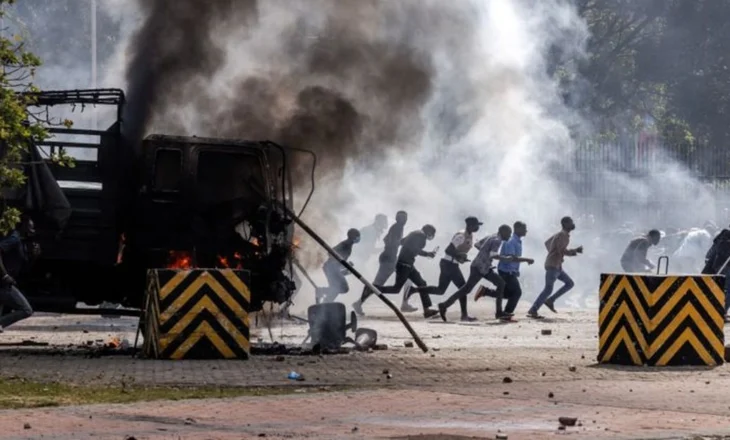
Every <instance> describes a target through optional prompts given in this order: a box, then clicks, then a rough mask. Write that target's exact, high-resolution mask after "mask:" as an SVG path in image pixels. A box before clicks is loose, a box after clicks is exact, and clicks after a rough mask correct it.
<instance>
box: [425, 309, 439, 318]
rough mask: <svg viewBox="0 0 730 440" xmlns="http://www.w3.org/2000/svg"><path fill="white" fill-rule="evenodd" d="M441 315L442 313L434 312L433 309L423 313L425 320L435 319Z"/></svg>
mask: <svg viewBox="0 0 730 440" xmlns="http://www.w3.org/2000/svg"><path fill="white" fill-rule="evenodd" d="M440 313H441V312H440V311H438V310H433V309H426V310H425V311H424V312H423V317H424V318H426V319H431V318H435V317H436V316H437V315H439V314H440Z"/></svg>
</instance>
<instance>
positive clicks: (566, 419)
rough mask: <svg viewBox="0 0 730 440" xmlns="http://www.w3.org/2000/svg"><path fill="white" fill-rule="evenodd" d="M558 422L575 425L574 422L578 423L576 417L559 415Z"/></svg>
mask: <svg viewBox="0 0 730 440" xmlns="http://www.w3.org/2000/svg"><path fill="white" fill-rule="evenodd" d="M558 422H560V424H561V425H565V426H575V424H576V423H578V418H577V417H560V418H558Z"/></svg>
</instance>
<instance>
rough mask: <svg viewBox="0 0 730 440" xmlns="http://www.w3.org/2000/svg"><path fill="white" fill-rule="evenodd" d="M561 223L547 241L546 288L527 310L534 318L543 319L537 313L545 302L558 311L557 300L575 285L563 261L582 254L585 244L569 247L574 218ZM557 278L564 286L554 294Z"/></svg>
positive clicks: (529, 315) (564, 219)
mask: <svg viewBox="0 0 730 440" xmlns="http://www.w3.org/2000/svg"><path fill="white" fill-rule="evenodd" d="M560 225H561V226H562V229H561V230H560V232H558V233H557V234H555V235H553V236H552V237H550V238H548V239H547V241H546V242H545V248H546V249H547V251H548V255H547V257H546V258H545V288H544V289H543V290H542V292H541V293H540V295H538V297H537V299H536V300H535V302H534V304H532V307H530V310H529V311H528V312H527V316H528V317H529V318H532V319H543V317H542V316H540V315H539V314H538V313H537V312H538V311H539V310H540V307H542V306H543V304H544V305H545V306H546V307H547V308H548V309H550V311H552V312H553V313H557V311H556V310H555V301H556V300H557V299H558V298H560V297H561V296H563V295H565V294H566V293H568V291H569V290H570V289H572V288H573V286H574V285H575V283H573V280H572V279H571V278H570V276H568V274H567V273H565V271H564V270H563V262H564V261H565V257H575V256H576V255H578V254H582V253H583V246H578V247H577V248H575V249H568V245H569V244H570V233H571V232H572V231H574V230H575V223H574V222H573V219H572V218H570V217H563V218H562V219H561V220H560ZM557 280H560V281H562V282H563V287H561V288H560V289H559V290H558V291H557V292H555V294H554V295H552V293H553V288H554V287H555V281H557ZM551 295H552V296H551Z"/></svg>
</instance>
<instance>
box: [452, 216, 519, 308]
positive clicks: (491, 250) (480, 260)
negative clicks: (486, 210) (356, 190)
mask: <svg viewBox="0 0 730 440" xmlns="http://www.w3.org/2000/svg"><path fill="white" fill-rule="evenodd" d="M511 235H512V228H510V227H509V226H508V225H502V226H500V227H499V230H498V231H497V233H496V234H494V235H491V236H489V237H486V238H483V239H481V240H479V242H477V243H476V244H475V247H476V248H477V249H479V253H478V254H477V256H476V258H474V261H473V262H472V263H471V268H470V271H469V279H468V280H466V284H465V285H464V286H463V287H461V288H460V289H459V290H457V291H456V292H455V293H454V294H453V295H451V296H450V297H449V299H447V300H446V301H444V302H442V303H441V304H439V306H438V307H439V314H440V315H441V319H443V320H444V322H446V311H447V310H448V309H449V307H451V306H452V305H453V304H454V303H455V302H456V301H457V300H459V299H460V298H462V297H463V298H466V296H467V295H469V292H471V291H472V290H473V289H474V287H476V285H477V284H478V283H479V281H480V280H481V279H482V278H484V279H486V280H487V281H489V282H490V283H492V284H494V286H495V287H496V290H494V291H492V292H490V291H489V290H488V292H489V295H490V296H491V295H494V296H495V298H497V312H496V314H495V316H496V317H497V319H507V316H506V315H504V312H503V311H502V298H503V295H504V285H505V283H504V280H503V279H502V278H501V277H500V276H499V274H497V272H496V270H495V268H494V267H493V266H492V260H501V259H502V257H500V255H499V248H500V246H502V242H504V241H506V240H508V239H509V238H510V236H511ZM490 290H491V289H490Z"/></svg>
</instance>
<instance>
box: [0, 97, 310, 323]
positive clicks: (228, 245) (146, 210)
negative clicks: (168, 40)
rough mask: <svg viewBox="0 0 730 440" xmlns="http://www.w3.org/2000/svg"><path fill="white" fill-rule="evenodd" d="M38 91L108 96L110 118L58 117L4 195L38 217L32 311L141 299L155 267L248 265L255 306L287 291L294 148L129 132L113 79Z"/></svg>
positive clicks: (25, 281)
mask: <svg viewBox="0 0 730 440" xmlns="http://www.w3.org/2000/svg"><path fill="white" fill-rule="evenodd" d="M36 98H37V106H38V107H39V108H46V109H48V108H54V107H59V106H73V107H76V108H78V107H85V106H96V107H102V106H106V107H108V108H111V109H113V112H114V114H115V118H114V119H115V120H114V122H113V124H111V126H109V127H108V128H106V129H104V130H95V129H89V130H87V129H80V128H66V127H53V128H51V129H50V131H51V134H52V135H53V136H52V138H51V139H50V140H48V141H42V142H38V144H37V145H33V146H31V148H30V155H31V157H30V158H29V159H30V160H28V161H27V163H26V165H25V167H26V168H25V171H26V175H27V176H28V182H27V185H26V187H25V188H23V189H22V190H21V191H18V192H17V193H15V194H14V195H12V196H10V197H8V198H7V199H8V203H9V204H12V205H14V206H17V207H18V208H20V209H21V210H22V211H23V212H24V213H26V214H27V215H29V216H30V217H31V218H32V219H33V220H34V222H35V224H36V237H35V240H36V241H37V242H38V243H39V244H40V246H41V249H42V254H41V256H40V258H39V259H38V260H37V261H36V262H35V263H34V264H33V265H32V268H31V269H30V270H29V271H27V272H26V273H25V274H24V275H23V276H22V277H21V278H20V279H19V280H18V281H19V283H20V286H21V288H22V289H23V291H24V292H25V293H26V294H27V296H28V299H29V301H30V302H31V304H32V306H33V308H34V309H35V310H37V311H43V312H61V313H84V312H85V310H82V309H79V308H77V304H78V303H80V302H82V303H86V304H88V305H98V304H101V303H103V302H111V303H117V304H122V305H123V306H125V307H126V308H128V310H126V311H125V310H120V311H119V313H120V314H122V313H125V312H129V311H130V310H129V309H137V310H138V309H139V308H140V307H141V305H142V301H143V296H144V291H145V280H146V273H147V270H148V269H150V268H178V269H189V268H195V267H202V268H238V269H243V270H246V271H248V272H249V273H250V278H249V279H250V286H249V287H250V291H251V294H252V298H251V306H250V308H251V310H250V311H257V310H261V308H262V306H263V304H264V303H266V302H273V303H277V304H282V303H286V302H287V301H288V300H289V299H290V297H291V295H292V292H293V291H294V285H293V283H292V281H291V274H292V273H293V271H292V249H293V246H292V244H293V240H294V237H293V224H292V219H291V218H290V215H289V214H288V213H291V207H292V192H293V190H292V178H291V171H290V168H291V158H290V155H292V154H293V152H294V151H295V149H292V148H286V147H283V146H281V145H278V144H276V143H273V142H268V141H263V142H252V141H240V140H221V139H207V138H198V137H179V136H168V135H162V134H153V135H150V136H147V137H146V138H144V139H143V140H141V142H137V141H134V140H133V139H129V138H127V137H126V136H125V125H124V120H123V118H122V115H123V109H124V105H125V99H124V93H123V92H122V91H121V90H117V89H99V90H74V91H52V92H42V93H39V94H37V96H36ZM69 148H71V149H81V150H85V151H87V152H91V153H92V154H83V159H78V160H76V161H75V166H73V167H68V166H61V165H59V164H57V163H55V162H54V161H52V160H50V159H49V158H47V157H44V155H48V154H49V153H50V154H52V153H54V152H57V151H58V150H59V149H69ZM298 152H302V150H298ZM305 153H307V152H305ZM94 155H95V156H96V157H95V158H94V159H89V158H88V157H93V156H94ZM91 312H92V311H90V310H89V311H88V313H91ZM94 313H98V310H97V311H94Z"/></svg>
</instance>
